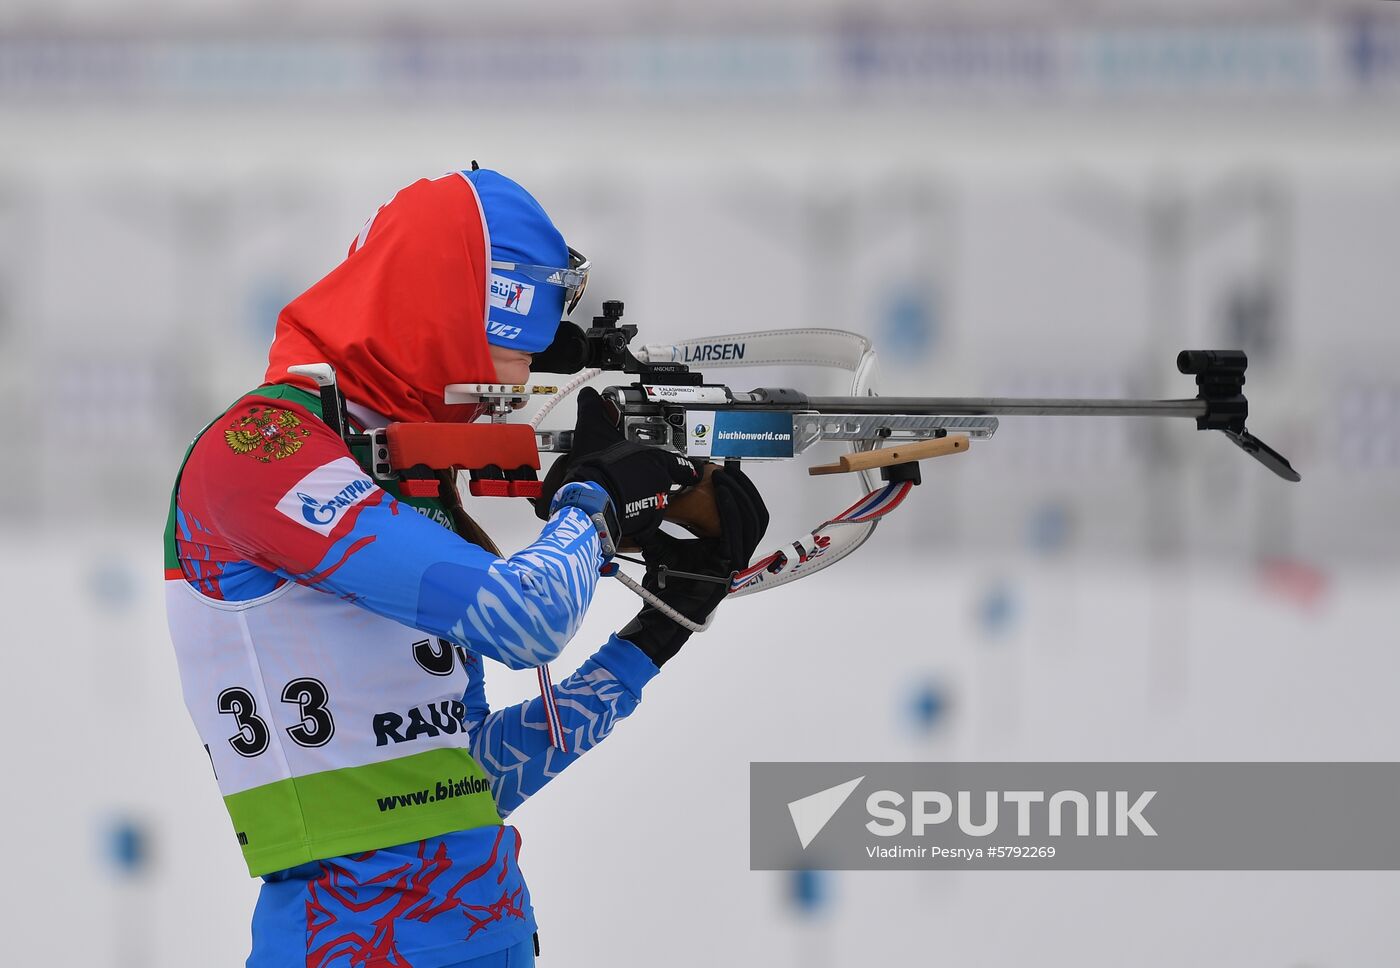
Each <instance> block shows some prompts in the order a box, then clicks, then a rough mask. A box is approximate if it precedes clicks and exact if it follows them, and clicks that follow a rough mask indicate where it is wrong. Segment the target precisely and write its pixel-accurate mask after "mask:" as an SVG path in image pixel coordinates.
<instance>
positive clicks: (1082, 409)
mask: <svg viewBox="0 0 1400 968" xmlns="http://www.w3.org/2000/svg"><path fill="white" fill-rule="evenodd" d="M740 405H741V406H742V404H740ZM763 406H766V407H768V408H771V407H772V406H773V405H772V404H767V405H763ZM780 406H781V407H782V408H783V409H792V410H815V411H817V412H818V413H865V414H877V413H887V414H939V415H945V416H950V417H951V416H993V415H1006V416H1024V417H1203V416H1205V415H1206V409H1207V407H1206V402H1205V401H1204V400H1200V399H1190V400H1122V399H1093V398H1089V399H1075V398H1057V397H808V398H807V400H806V403H805V405H804V404H798V403H794V404H793V405H788V404H787V403H783V404H780Z"/></svg>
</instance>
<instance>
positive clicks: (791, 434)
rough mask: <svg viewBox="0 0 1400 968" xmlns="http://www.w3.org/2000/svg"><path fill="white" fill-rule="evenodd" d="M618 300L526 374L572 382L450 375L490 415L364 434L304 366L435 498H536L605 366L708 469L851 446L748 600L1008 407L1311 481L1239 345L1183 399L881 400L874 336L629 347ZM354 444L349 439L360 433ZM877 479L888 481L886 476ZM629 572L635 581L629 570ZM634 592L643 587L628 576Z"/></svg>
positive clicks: (679, 518) (566, 335) (674, 504)
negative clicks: (760, 370)
mask: <svg viewBox="0 0 1400 968" xmlns="http://www.w3.org/2000/svg"><path fill="white" fill-rule="evenodd" d="M622 316H623V305H622V303H621V302H618V301H615V300H614V301H608V302H604V303H603V306H602V315H601V316H595V317H594V318H593V322H592V325H591V326H590V327H589V328H588V329H583V328H582V327H580V326H578V325H576V324H574V323H572V322H569V321H568V320H565V321H563V322H562V323H561V324H560V327H559V331H558V334H557V336H556V337H555V340H554V342H553V344H551V345H550V346H549V347H548V348H547V349H546V350H544V351H543V352H542V353H538V354H536V355H535V358H534V360H533V361H532V363H531V370H532V371H534V372H543V373H551V374H563V375H569V374H575V376H574V377H573V379H571V380H570V381H569V382H568V383H566V384H564V385H563V386H542V385H534V386H529V385H505V384H485V383H472V384H451V385H449V386H448V387H447V388H446V392H445V396H444V399H445V401H446V402H447V403H477V404H484V405H485V406H486V409H487V412H488V413H489V414H490V417H491V422H490V423H489V424H485V425H481V424H450V425H443V424H437V425H432V424H426V425H422V424H391V425H390V426H389V427H388V428H384V429H380V430H376V431H371V432H370V433H369V434H367V435H350V434H348V433H345V430H346V428H345V423H344V416H343V414H344V409H343V408H344V405H343V402H342V401H340V399H339V393H338V391H337V390H336V388H335V378H334V373H333V372H332V371H331V370H330V367H328V366H326V365H324V364H318V365H315V366H307V367H293V368H292V371H293V372H296V373H300V374H302V375H305V376H309V377H313V378H314V379H315V381H316V382H317V384H318V385H319V386H320V388H321V395H322V407H323V411H324V412H325V414H326V416H327V419H328V421H329V422H331V424H332V426H333V427H336V429H338V430H341V432H342V433H345V436H346V439H347V442H352V443H357V444H368V445H369V446H370V448H371V454H372V455H373V460H372V465H371V470H372V474H373V476H374V477H375V478H377V479H379V480H382V481H387V480H397V481H398V482H399V485H400V486H401V487H404V488H405V489H406V491H407V493H411V494H427V493H430V492H431V493H436V489H437V486H438V485H437V481H436V479H435V477H434V473H433V472H434V471H435V470H436V469H441V468H458V469H465V470H468V471H469V472H470V476H471V481H470V484H469V489H470V491H471V493H473V494H476V495H485V496H490V495H497V496H522V497H537V496H538V495H539V493H540V485H539V482H538V480H537V476H536V472H537V471H538V470H539V468H540V462H539V454H540V453H564V452H567V451H568V450H569V449H570V447H571V445H572V443H573V441H572V438H573V431H571V430H551V429H545V428H542V427H541V424H542V423H543V421H544V418H545V417H546V416H547V415H548V414H549V413H550V412H551V411H552V410H553V409H554V408H555V407H556V406H557V405H558V404H559V403H560V402H562V401H563V400H564V399H566V398H567V397H568V396H569V395H570V394H571V393H572V392H573V391H574V390H577V389H578V388H579V387H581V386H582V385H583V384H584V383H586V382H588V381H589V380H592V379H594V378H595V377H597V376H599V375H601V374H603V373H610V372H612V373H619V374H623V375H627V376H632V377H634V378H635V379H634V380H633V382H631V383H627V384H619V385H615V386H609V387H607V388H606V389H604V390H603V391H602V396H603V399H604V400H605V401H607V402H608V403H610V404H611V407H612V410H613V414H614V417H615V421H616V424H617V426H618V428H619V429H620V430H621V431H622V433H623V434H624V435H625V437H626V438H627V439H629V440H634V441H638V442H640V443H644V444H648V445H652V446H656V447H667V448H670V449H672V450H675V451H676V452H678V453H682V454H685V455H686V456H688V457H690V458H692V459H694V460H697V461H699V462H702V463H705V464H709V465H717V464H719V463H725V464H732V465H734V466H737V464H738V462H741V461H745V460H758V461H768V460H789V459H792V458H795V457H798V456H800V455H801V454H803V453H804V452H806V451H807V450H808V449H809V448H810V447H811V446H812V445H813V444H815V443H817V442H818V441H823V440H829V441H841V442H844V443H846V444H847V445H848V446H849V448H850V452H849V453H847V454H845V455H843V456H842V457H841V458H840V459H839V460H838V461H836V462H835V463H831V464H824V465H818V466H814V467H809V468H808V473H809V474H813V475H817V474H839V473H854V474H857V475H859V477H860V479H861V483H862V485H863V491H862V493H863V495H864V496H862V497H861V498H860V500H858V501H856V502H855V503H854V504H852V505H851V506H850V507H848V508H846V509H845V510H844V511H842V512H840V513H839V514H836V515H834V516H832V517H830V518H827V519H826V520H825V521H823V522H822V524H820V525H818V526H817V527H816V528H813V529H811V530H810V531H809V532H807V533H804V534H803V535H800V536H799V537H798V538H796V539H794V540H793V541H791V542H789V543H788V544H787V545H784V546H783V547H781V548H779V549H778V550H776V551H774V552H772V553H770V554H768V555H766V556H764V557H762V558H760V559H758V560H757V561H755V562H754V563H753V564H752V565H750V566H749V567H748V568H746V569H745V570H744V571H741V572H737V573H736V574H735V575H733V576H731V579H730V594H734V595H737V594H749V593H752V592H755V591H759V590H762V589H765V588H772V587H776V586H777V585H781V584H784V583H786V582H789V581H793V580H795V579H797V578H800V577H805V576H806V575H809V574H812V573H814V572H816V571H819V570H821V569H823V568H826V567H828V566H830V565H832V564H834V563H835V562H837V561H839V560H841V559H842V558H844V557H846V556H847V555H849V554H850V553H851V552H853V551H854V550H855V549H856V548H858V547H860V545H861V544H863V543H864V542H865V541H866V540H867V539H868V538H869V537H870V535H871V534H872V533H873V532H874V530H875V526H876V525H877V524H878V522H879V520H880V519H881V518H883V517H884V516H885V515H887V514H889V513H890V512H891V511H893V510H894V509H895V508H897V507H898V506H899V505H900V504H901V503H902V502H903V501H904V499H905V498H906V497H907V496H908V494H909V492H910V490H911V489H912V488H913V487H915V486H916V485H918V484H920V483H921V482H922V475H921V472H920V469H919V461H920V460H924V459H928V458H932V457H938V456H945V455H950V454H956V453H964V452H966V451H967V450H968V449H969V447H970V445H971V442H972V441H973V440H989V439H991V437H992V436H993V435H994V434H995V433H996V431H997V426H998V417H999V416H1003V415H1005V416H1035V417H1044V416H1071V417H1152V418H1162V417H1175V418H1188V419H1193V420H1195V421H1196V428H1197V429H1198V430H1218V431H1220V432H1221V433H1223V434H1224V435H1225V436H1226V437H1227V438H1228V439H1229V440H1230V441H1231V442H1232V443H1234V444H1235V445H1236V446H1238V447H1239V448H1240V449H1241V450H1243V451H1244V452H1245V453H1246V454H1248V455H1249V456H1251V457H1253V458H1254V459H1255V460H1257V461H1258V462H1259V463H1260V464H1262V465H1264V466H1265V467H1267V468H1268V469H1269V470H1270V471H1272V472H1273V473H1274V474H1276V475H1277V476H1278V477H1280V478H1282V479H1284V480H1286V481H1292V482H1297V481H1298V480H1300V477H1299V475H1298V472H1297V471H1295V470H1294V469H1293V467H1292V465H1291V464H1289V462H1288V460H1287V459H1286V458H1284V457H1283V455H1281V454H1279V453H1278V452H1277V451H1276V450H1274V449H1273V448H1272V447H1269V446H1268V445H1267V444H1265V443H1264V442H1263V441H1262V440H1260V439H1259V438H1257V437H1255V436H1254V435H1253V434H1251V433H1250V432H1249V430H1248V429H1246V427H1245V421H1246V419H1247V418H1248V416H1249V402H1248V400H1246V399H1245V396H1244V392H1243V388H1244V382H1245V370H1246V368H1247V366H1248V363H1249V361H1248V359H1247V357H1246V356H1245V354H1244V353H1243V352H1242V351H1240V350H1184V351H1182V352H1181V353H1180V354H1178V356H1177V360H1176V364H1177V369H1178V370H1179V371H1180V372H1181V373H1183V374H1186V375H1188V376H1194V377H1195V378H1196V395H1195V396H1194V397H1190V398H1183V399H1175V400H1139V399H1061V398H1043V397H1034V398H1017V397H881V396H877V395H876V394H875V390H874V381H875V366H876V357H875V351H874V348H873V346H872V345H871V343H870V340H869V339H867V338H866V337H864V336H861V335H859V334H857V333H851V332H847V331H844V330H835V329H780V330H768V331H757V332H747V333H735V334H729V335H722V336H710V337H705V338H701V339H693V340H682V341H680V342H677V343H670V344H646V345H643V346H640V347H638V348H637V349H635V350H634V349H633V348H632V345H631V344H632V341H633V340H634V339H635V338H636V336H637V327H636V325H634V324H632V323H623V322H622V321H621V320H622ZM698 363H703V364H705V365H706V367H707V368H709V367H711V366H713V367H719V368H729V367H741V366H755V365H763V366H773V365H783V364H795V365H813V366H821V367H828V368H836V369H841V370H845V371H847V372H849V373H850V374H851V387H850V393H849V394H848V395H845V396H813V395H809V394H806V393H804V392H802V391H801V390H797V389H792V388H788V387H759V388H756V389H753V390H749V391H738V390H734V389H732V388H731V387H729V386H727V385H725V384H721V383H709V382H706V381H705V379H704V376H703V375H702V374H701V373H700V372H698V371H697V370H695V369H692V365H693V364H698ZM534 396H546V397H548V399H547V400H546V402H545V404H544V406H543V407H541V408H540V409H539V410H538V411H537V412H536V413H535V415H534V417H533V418H532V419H531V421H530V423H529V424H528V425H527V424H521V423H511V422H510V421H509V418H510V416H511V415H512V414H513V413H514V412H515V411H516V410H518V409H519V408H520V407H522V406H524V405H525V404H526V403H528V402H529V400H530V398H531V397H534ZM352 438H353V439H352ZM876 472H878V474H879V478H878V480H877V478H876V476H875V473H876ZM708 477H709V472H708V470H707V472H706V475H705V477H704V478H703V479H702V482H701V484H700V485H699V486H697V487H696V488H691V489H689V490H688V491H685V492H681V493H680V494H678V495H675V496H672V497H671V500H670V503H669V505H668V508H667V515H666V517H667V520H671V521H676V522H678V523H681V524H683V525H684V526H686V527H687V528H689V529H690V530H691V531H693V532H695V533H697V534H702V535H703V534H713V533H714V529H715V528H716V527H717V522H716V521H715V519H714V509H713V502H712V501H710V500H708V499H707V498H706V495H705V491H706V490H707V488H708ZM620 577H624V579H625V576H620ZM625 580H626V581H627V584H629V586H632V587H634V589H635V590H638V591H640V586H636V585H635V583H634V582H632V581H631V580H630V579H625Z"/></svg>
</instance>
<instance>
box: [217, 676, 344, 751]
mask: <svg viewBox="0 0 1400 968" xmlns="http://www.w3.org/2000/svg"><path fill="white" fill-rule="evenodd" d="M281 698H282V701H283V702H285V703H288V704H290V705H293V706H296V707H297V709H298V711H299V712H300V714H301V721H300V722H298V723H297V724H296V725H294V726H288V727H287V735H288V736H290V737H291V739H292V742H294V743H296V744H297V745H298V746H308V747H313V746H324V745H326V743H328V742H330V739H331V737H332V736H334V735H335V720H334V719H333V718H332V717H331V711H330V709H329V708H327V703H328V702H329V697H328V696H327V695H326V687H325V686H324V685H322V684H321V682H320V680H318V679H311V678H304V679H293V680H292V681H291V682H289V683H287V684H286V685H285V686H283V687H282V697H281ZM218 702H219V712H221V713H224V714H226V715H229V716H232V717H233V721H234V723H235V724H237V726H238V732H236V733H234V734H233V735H232V736H230V737H229V739H228V745H230V746H232V747H233V750H234V752H235V753H237V754H238V755H239V756H257V755H258V754H259V753H262V752H263V751H264V750H266V749H267V746H268V742H269V740H270V738H271V733H270V732H269V730H268V728H267V722H266V720H264V719H263V718H262V717H261V716H259V715H258V704H257V700H255V699H254V698H253V694H252V693H251V692H249V691H248V690H247V689H244V688H243V687H242V686H231V687H230V688H228V689H225V690H224V691H223V692H221V693H219V700H218Z"/></svg>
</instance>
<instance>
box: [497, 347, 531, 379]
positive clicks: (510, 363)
mask: <svg viewBox="0 0 1400 968" xmlns="http://www.w3.org/2000/svg"><path fill="white" fill-rule="evenodd" d="M486 348H487V349H488V350H490V351H491V362H492V363H494V364H495V365H496V382H497V383H510V384H515V383H527V382H529V379H530V360H532V359H533V358H534V354H533V353H525V352H522V351H521V350H513V349H508V348H507V347H504V346H497V345H496V344H495V343H487V344H486Z"/></svg>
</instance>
